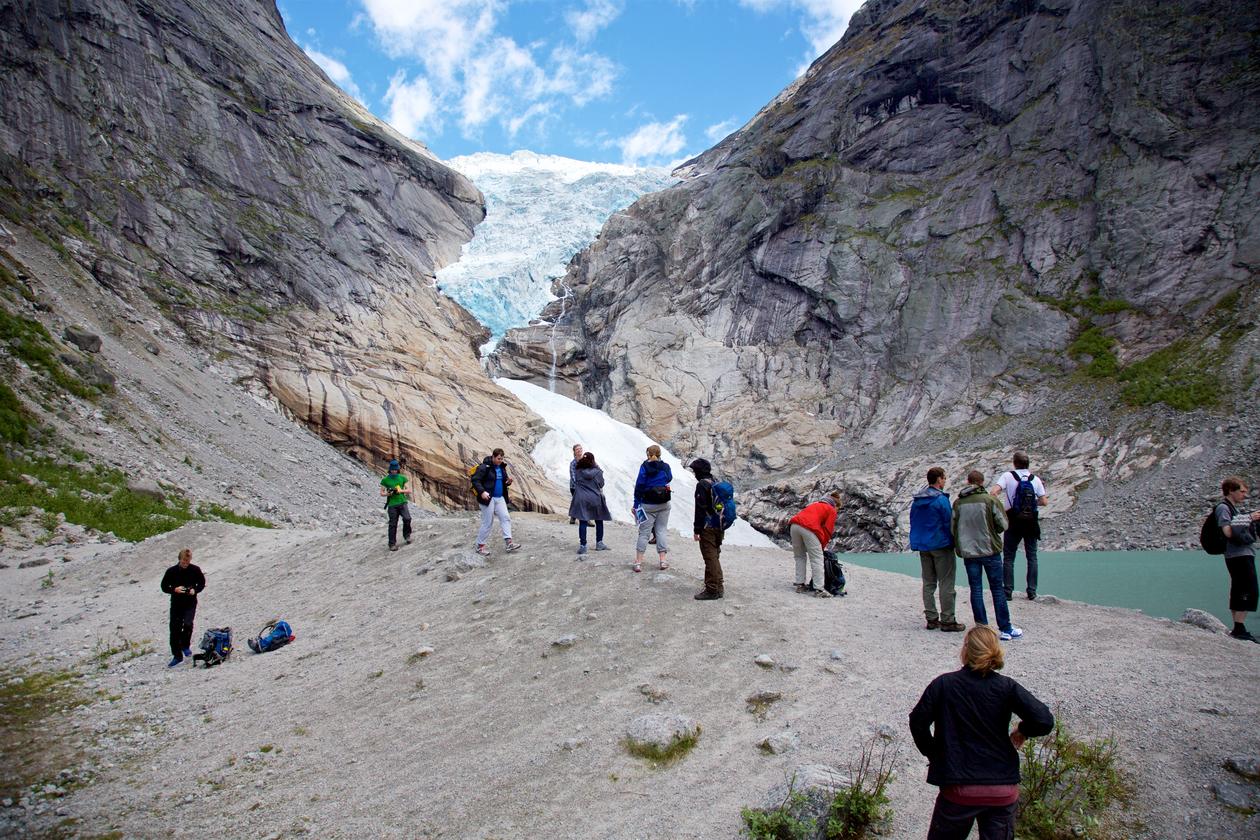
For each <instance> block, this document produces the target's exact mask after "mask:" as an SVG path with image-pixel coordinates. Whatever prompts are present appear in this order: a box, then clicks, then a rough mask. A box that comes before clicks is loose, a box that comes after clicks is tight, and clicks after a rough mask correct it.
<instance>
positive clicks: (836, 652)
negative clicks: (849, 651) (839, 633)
mask: <svg viewBox="0 0 1260 840" xmlns="http://www.w3.org/2000/svg"><path fill="white" fill-rule="evenodd" d="M831 658H832V659H834V660H836V661H839V660H841V659H844V651H842V650H840V648H832V649H831Z"/></svg>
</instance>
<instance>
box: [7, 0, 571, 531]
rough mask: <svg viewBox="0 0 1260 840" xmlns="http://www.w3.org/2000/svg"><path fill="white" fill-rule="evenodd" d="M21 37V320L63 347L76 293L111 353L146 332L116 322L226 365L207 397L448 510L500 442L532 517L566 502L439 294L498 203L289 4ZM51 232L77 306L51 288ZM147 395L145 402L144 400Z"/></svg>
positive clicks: (12, 266) (52, 24) (140, 18)
mask: <svg viewBox="0 0 1260 840" xmlns="http://www.w3.org/2000/svg"><path fill="white" fill-rule="evenodd" d="M0 19H2V20H3V23H4V25H3V27H0V62H3V67H4V73H3V74H0V212H2V213H3V215H4V217H5V221H4V225H5V226H6V227H8V228H10V232H11V233H12V234H13V235H12V236H9V237H7V241H6V242H5V243H4V249H5V250H4V252H3V253H0V263H2V264H3V266H4V269H5V272H4V276H5V278H6V283H5V287H4V301H3V306H4V308H5V310H6V312H7V313H8V314H9V315H11V316H13V317H15V318H18V319H25V321H26V322H34V321H38V322H39V323H42V324H44V325H46V326H48V327H52V328H53V329H50V330H49V332H50V333H51V334H52V335H53V336H54V340H55V341H57V342H60V336H61V333H62V322H65V321H67V320H68V318H67V313H65V312H63V311H62V310H63V308H70V307H71V306H72V305H73V304H71V303H70V302H69V301H68V299H67V298H66V297H64V295H65V294H67V292H68V293H69V294H70V295H71V298H75V297H80V298H82V299H83V300H84V302H85V303H86V302H87V301H90V311H88V312H87V313H81V312H76V313H75V317H76V318H77V319H78V320H79V321H80V322H81V323H80V325H81V326H83V327H85V328H87V330H88V331H90V332H93V333H95V334H96V335H99V336H103V337H104V340H105V342H106V344H109V343H111V338H112V336H111V335H110V333H109V329H110V327H111V326H112V325H115V324H117V323H120V322H121V321H128V320H129V319H134V320H131V321H130V326H126V327H117V326H115V327H114V328H115V329H117V330H121V331H122V334H120V335H118V336H116V338H117V339H118V340H119V341H120V342H122V343H123V344H124V345H127V346H129V347H132V348H134V347H136V346H145V345H151V346H153V347H156V348H158V349H159V350H160V349H161V348H163V347H170V346H171V345H172V344H180V345H183V346H184V347H186V348H188V349H189V352H191V353H193V354H194V356H195V357H196V359H197V364H199V365H202V364H204V365H212V366H213V368H212V370H213V374H214V375H213V376H209V377H205V378H204V380H203V381H204V383H205V384H206V385H207V386H209V387H207V388H206V389H205V390H203V391H202V393H203V394H204V395H205V396H206V397H208V398H211V399H219V398H222V399H225V400H226V401H227V402H228V403H235V404H237V405H242V404H243V405H246V406H251V408H249V410H248V412H242V413H251V414H253V415H254V417H253V418H252V419H253V420H256V421H262V422H276V421H277V420H278V418H277V417H276V416H275V413H274V412H271V411H267V410H264V411H261V412H259V411H258V407H257V406H256V405H253V403H256V402H258V401H259V400H261V402H263V403H268V404H270V405H272V406H275V407H278V408H279V409H280V412H281V414H282V415H283V416H284V417H287V418H292V419H293V420H296V421H298V422H299V423H301V424H303V425H305V426H306V427H307V428H309V429H311V430H313V431H315V432H316V433H317V434H318V435H319V436H320V437H321V438H323V439H324V440H326V441H329V442H330V443H333V444H334V445H336V446H338V447H339V448H340V449H342V450H343V451H344V452H346V453H348V454H350V455H351V456H353V457H355V458H357V459H358V460H360V461H362V462H364V463H366V464H369V465H371V466H372V467H379V466H380V464H381V462H382V461H383V460H385V459H388V458H389V457H391V456H393V455H399V456H401V457H402V458H403V459H404V460H405V461H406V462H407V463H408V464H409V466H410V467H411V468H412V472H414V473H415V474H416V477H417V483H418V484H419V485H421V486H422V488H423V490H424V491H425V492H426V494H427V495H428V496H429V497H430V498H432V499H433V500H435V501H438V502H442V503H445V504H448V505H454V506H464V505H467V504H469V494H468V492H467V476H466V473H465V471H466V469H467V466H468V465H469V464H471V463H474V462H475V461H478V460H480V458H481V457H482V455H483V454H484V453H485V452H488V451H489V449H490V448H492V447H493V446H497V445H502V446H504V447H505V448H507V449H508V450H509V454H510V456H511V457H512V460H513V461H514V462H515V463H517V464H518V465H519V467H520V476H519V479H520V480H519V482H518V485H517V489H518V491H520V498H521V503H522V504H523V505H524V506H525V507H529V508H536V507H541V508H548V507H550V506H552V505H553V504H554V503H555V502H556V500H557V499H558V498H559V497H558V496H557V495H556V494H555V488H553V487H552V485H551V484H550V483H549V482H546V481H545V480H544V479H543V478H542V477H541V474H540V473H539V472H538V471H537V470H536V469H533V468H532V465H531V464H530V463H529V459H528V458H527V457H526V453H527V452H528V449H529V445H530V442H531V439H532V436H534V435H536V433H537V427H536V419H537V418H534V417H533V416H532V415H531V414H530V413H529V412H528V411H527V410H526V409H525V408H524V407H523V406H521V405H520V403H519V402H517V401H516V400H514V399H513V398H512V397H511V396H510V395H508V394H506V393H505V392H504V391H502V389H499V388H497V387H495V386H494V385H493V384H492V383H491V382H490V381H489V380H488V379H487V377H486V376H485V375H484V373H483V371H482V369H481V367H480V363H479V361H478V358H477V353H476V349H475V348H476V346H477V345H479V344H480V343H481V342H483V341H484V340H485V338H486V332H485V330H484V329H483V328H481V327H480V326H479V325H478V324H477V323H476V322H475V321H474V320H473V319H472V318H471V317H470V316H469V315H468V314H467V313H466V312H465V311H463V310H462V309H461V308H459V307H458V306H456V305H455V304H453V303H452V302H450V301H449V300H448V299H447V298H445V297H444V296H442V295H441V294H440V293H439V292H438V291H437V290H436V289H435V288H434V276H435V273H436V271H437V269H439V268H440V267H441V266H443V265H445V264H447V263H449V262H451V261H452V260H454V259H455V258H456V257H457V256H458V255H459V250H460V246H461V245H462V244H463V243H464V242H465V241H467V240H468V239H469V237H470V236H471V234H472V228H473V226H474V225H475V224H476V223H477V222H478V221H479V220H480V219H481V218H482V216H483V214H484V210H483V204H482V198H481V195H480V193H479V192H478V191H477V190H476V189H475V188H474V187H473V186H472V185H471V184H470V183H469V182H468V181H467V180H466V179H465V178H463V176H461V175H459V174H457V173H455V172H454V171H452V170H450V169H448V168H447V167H445V166H443V165H442V164H441V163H439V162H438V161H437V160H436V159H435V158H434V157H433V156H432V155H431V154H429V153H428V151H427V150H426V149H424V148H423V147H422V146H420V145H418V144H416V143H414V142H411V141H409V140H406V139H405V138H403V137H401V136H399V135H398V134H396V133H395V132H394V131H393V130H392V129H390V128H388V127H387V126H385V125H384V124H383V123H381V122H379V121H378V120H376V119H375V118H374V117H373V116H372V115H370V114H369V113H368V112H367V111H365V110H364V109H363V108H362V107H361V106H359V105H358V104H357V103H356V102H354V101H353V100H351V99H350V98H349V97H347V96H346V95H345V94H343V93H342V92H341V91H340V90H338V89H337V88H336V87H335V86H334V85H333V84H332V83H331V82H329V80H328V79H327V78H326V77H325V76H324V74H323V73H322V72H321V71H320V70H319V69H318V68H317V67H316V66H315V65H314V64H313V63H312V62H311V61H310V60H309V59H308V58H307V57H306V56H305V55H304V54H303V52H302V51H301V50H300V49H299V48H298V47H297V46H296V45H295V44H294V43H293V42H292V41H291V40H290V39H289V37H288V35H287V34H286V33H285V31H284V26H283V24H282V22H281V20H280V15H279V13H278V12H277V10H276V8H275V6H274V4H273V3H270V2H255V1H254V0H234V2H226V3H218V2H201V1H200V0H194V2H188V3H158V4H145V5H141V6H137V5H135V4H131V3H123V2H111V0H102V2H92V3H90V4H78V5H74V6H65V5H64V4H59V3H53V2H34V3H5V4H3V5H2V6H0ZM32 236H33V237H35V238H37V239H38V240H41V241H42V243H44V244H47V245H48V246H49V247H51V248H52V249H53V250H54V251H55V252H56V254H57V256H58V257H59V262H60V266H59V267H57V270H58V271H60V270H62V269H64V271H65V272H66V273H67V276H68V278H69V281H70V282H71V283H72V284H73V285H72V287H71V288H70V289H69V290H67V289H66V288H65V283H64V282H63V280H62V278H59V277H55V276H53V275H52V274H50V273H49V271H48V270H45V269H43V268H41V269H40V270H36V265H35V263H37V262H39V260H38V259H37V258H36V257H34V256H32V252H31V251H30V250H28V248H27V245H28V242H29V240H30V238H31V237H32ZM37 244H38V243H37ZM14 278H21V284H22V287H21V288H20V287H19V285H18V282H17V280H15V279H14ZM81 308H87V307H81ZM137 313H138V314H137ZM6 332H7V333H8V332H10V331H9V330H6ZM7 337H12V335H8V336H7ZM56 349H57V350H58V351H59V352H71V351H73V348H71V347H69V346H68V345H58V347H57V348H56ZM14 356H16V358H14ZM72 358H76V357H74V356H72ZM113 358H114V355H113V354H111V353H110V352H109V351H108V350H107V351H106V353H105V355H104V356H102V357H101V358H99V359H97V360H96V365H97V367H99V366H100V365H104V364H106V363H107V362H108V361H110V360H111V359H113ZM137 358H138V359H140V360H146V359H147V356H145V355H144V354H143V353H140V354H138V355H137ZM6 367H7V370H6V377H5V378H6V380H11V381H13V382H15V384H16V385H17V386H18V387H17V391H18V393H19V394H20V395H21V396H22V398H23V399H24V400H25V401H26V405H27V406H28V408H29V407H30V406H31V405H32V404H34V403H37V402H39V401H40V400H41V399H47V397H46V396H42V397H41V396H40V388H41V387H42V386H40V385H38V384H37V383H32V382H31V380H30V377H29V376H28V373H29V372H30V370H29V369H30V367H31V365H30V364H29V360H28V359H25V358H23V357H22V356H21V354H14V353H10V354H9V360H8V361H7V362H6ZM100 373H101V371H99V370H95V369H94V370H93V374H92V375H94V376H95V375H99V374H100ZM104 373H105V374H111V373H112V374H113V375H114V376H115V377H117V373H116V372H113V371H110V370H108V369H106V370H104ZM212 381H213V384H212V385H211V384H210V383H211V382H212ZM44 390H45V391H47V390H48V389H47V388H45V389H44ZM53 390H54V391H55V390H56V389H53ZM228 391H232V392H233V393H231V394H228V393H227V392H228ZM238 392H245V393H248V394H250V395H253V397H254V398H257V399H250V398H249V397H246V396H244V394H243V393H238ZM142 398H143V394H142V393H138V392H134V391H129V390H127V388H126V383H124V388H123V391H122V394H121V401H122V403H123V404H124V405H125V404H126V403H127V402H130V403H132V404H139V403H141V402H142V401H143V399H142ZM99 405H100V406H101V410H102V411H103V412H104V413H105V414H106V415H112V414H114V413H116V412H121V411H122V410H123V409H122V406H121V405H119V406H113V405H112V404H111V403H110V398H104V399H103V400H102V401H100V402H99ZM237 410H239V409H233V410H232V411H229V412H227V414H228V415H229V416H231V415H232V414H233V413H234V412H235V411H237ZM268 418H270V420H268ZM206 425H207V426H208V428H210V429H213V428H214V424H206ZM119 426H120V424H111V425H110V428H111V429H114V430H115V431H116V430H117V429H118V428H119ZM152 456H153V458H152V460H154V461H155V462H158V463H160V464H161V465H162V467H163V468H166V469H173V468H174V467H173V465H172V464H171V463H170V462H168V461H166V460H165V459H164V456H163V453H161V452H153V453H152ZM186 477H187V476H186Z"/></svg>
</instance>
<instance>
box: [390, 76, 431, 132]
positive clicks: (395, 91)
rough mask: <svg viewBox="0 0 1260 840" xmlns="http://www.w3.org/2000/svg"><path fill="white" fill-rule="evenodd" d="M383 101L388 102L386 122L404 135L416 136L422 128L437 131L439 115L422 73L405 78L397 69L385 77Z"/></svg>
mask: <svg viewBox="0 0 1260 840" xmlns="http://www.w3.org/2000/svg"><path fill="white" fill-rule="evenodd" d="M384 100H385V104H386V105H388V106H389V116H388V117H387V118H386V119H387V121H388V122H389V124H390V125H392V126H393V127H394V128H396V129H398V131H399V132H400V133H401V134H404V135H406V136H407V137H412V138H420V137H421V136H422V134H423V133H424V130H425V129H426V128H427V129H430V130H432V131H434V132H440V131H441V128H442V121H441V117H440V116H439V115H438V113H437V103H436V100H435V97H434V96H433V90H432V88H430V87H429V82H428V80H427V79H424V78H423V77H421V78H417V79H414V80H413V81H411V82H408V81H407V74H406V73H404V72H403V71H401V70H399V71H398V72H397V73H395V74H394V78H392V79H390V81H389V90H387V91H385V96H384Z"/></svg>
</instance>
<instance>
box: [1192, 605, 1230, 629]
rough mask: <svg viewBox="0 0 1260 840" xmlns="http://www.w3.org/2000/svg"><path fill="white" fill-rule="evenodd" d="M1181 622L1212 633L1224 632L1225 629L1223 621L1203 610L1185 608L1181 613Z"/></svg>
mask: <svg viewBox="0 0 1260 840" xmlns="http://www.w3.org/2000/svg"><path fill="white" fill-rule="evenodd" d="M1181 623H1182V624H1189V625H1191V626H1192V627H1200V628H1202V629H1204V630H1208V631H1211V632H1212V633H1224V632H1225V629H1226V628H1225V623H1224V622H1223V621H1221V620H1220V619H1219V618H1217V617H1216V616H1214V615H1212V614H1211V613H1210V612H1205V611H1204V610H1195V609H1189V610H1186V611H1185V612H1183V613H1182V614H1181Z"/></svg>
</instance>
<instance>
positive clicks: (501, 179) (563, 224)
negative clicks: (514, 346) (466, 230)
mask: <svg viewBox="0 0 1260 840" xmlns="http://www.w3.org/2000/svg"><path fill="white" fill-rule="evenodd" d="M446 163H447V165H448V166H450V167H451V168H452V169H455V170H456V171H457V172H460V173H462V174H463V175H465V176H467V177H468V178H469V179H470V180H471V181H472V182H473V183H474V184H476V185H477V188H478V189H480V190H481V192H482V195H484V196H485V199H486V218H485V221H483V222H482V223H481V224H480V225H478V226H477V228H476V230H475V231H474V232H473V238H472V240H471V241H469V242H468V243H467V244H466V245H464V248H463V251H462V253H461V256H460V258H459V260H458V261H456V262H454V263H452V264H451V265H448V266H446V267H444V268H442V269H441V270H439V271H438V273H437V286H438V288H439V289H440V290H441V291H442V292H443V293H444V294H446V295H447V296H448V297H450V298H453V299H454V300H455V301H456V302H458V303H459V304H460V305H461V306H463V307H464V308H465V309H467V310H468V311H469V312H470V313H472V315H473V317H475V318H476V319H477V320H478V321H480V322H481V323H482V324H483V325H485V326H486V327H487V328H488V329H489V330H490V333H491V339H490V342H489V344H488V345H487V349H488V348H490V347H493V345H494V344H497V343H498V340H499V339H500V338H502V337H503V334H504V333H506V332H507V331H508V330H509V329H512V328H513V327H523V326H525V325H527V324H528V323H529V322H530V321H531V320H533V319H534V318H536V317H537V316H538V314H539V313H540V312H542V310H543V307H545V306H546V305H547V304H548V303H550V302H551V301H552V300H555V298H556V296H555V295H554V294H553V293H552V282H553V281H554V280H555V279H556V278H557V277H561V276H563V275H564V271H565V267H566V266H567V265H568V263H569V260H570V259H572V257H573V255H574V254H576V253H577V252H578V251H580V250H582V249H583V248H585V247H586V246H587V245H589V244H590V243H591V242H593V241H594V240H595V237H596V235H597V234H598V233H599V231H600V228H602V227H603V225H604V222H605V221H607V220H608V217H609V216H611V215H613V214H614V213H616V212H618V211H620V210H624V209H625V208H626V207H629V206H630V205H631V204H633V203H634V201H635V200H636V199H637V198H638V197H639V196H641V195H643V194H645V193H649V192H655V191H657V190H662V189H664V188H665V187H668V186H669V185H671V184H673V183H675V182H676V180H677V179H675V178H673V177H672V176H671V175H670V174H669V172H668V170H665V169H659V168H649V167H634V166H623V165H620V164H614V163H592V162H589V161H580V160H573V159H571V158H565V157H559V156H556V155H541V154H537V153H534V152H527V151H517V152H513V153H512V154H510V155H501V154H493V153H489V152H482V153H478V154H474V155H464V156H461V157H455V158H451V159H450V160H448V161H446ZM565 481H566V484H567V482H568V479H566V480H565Z"/></svg>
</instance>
